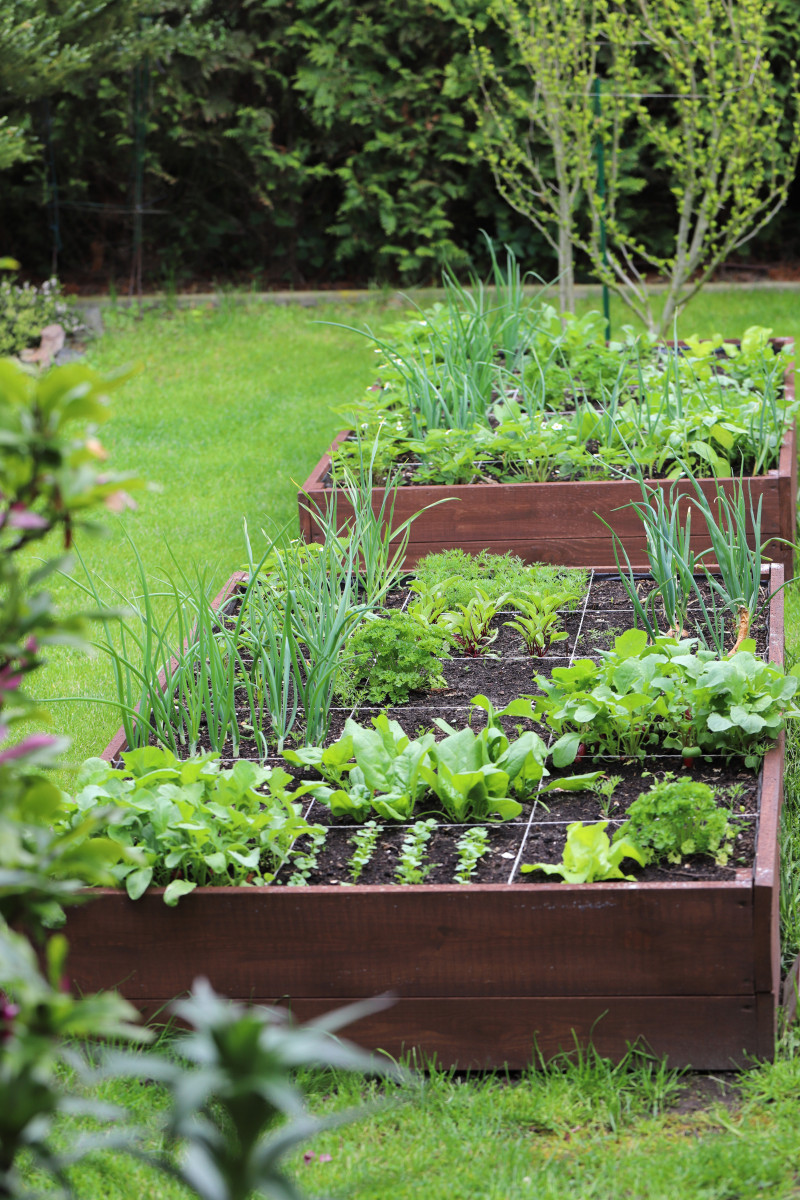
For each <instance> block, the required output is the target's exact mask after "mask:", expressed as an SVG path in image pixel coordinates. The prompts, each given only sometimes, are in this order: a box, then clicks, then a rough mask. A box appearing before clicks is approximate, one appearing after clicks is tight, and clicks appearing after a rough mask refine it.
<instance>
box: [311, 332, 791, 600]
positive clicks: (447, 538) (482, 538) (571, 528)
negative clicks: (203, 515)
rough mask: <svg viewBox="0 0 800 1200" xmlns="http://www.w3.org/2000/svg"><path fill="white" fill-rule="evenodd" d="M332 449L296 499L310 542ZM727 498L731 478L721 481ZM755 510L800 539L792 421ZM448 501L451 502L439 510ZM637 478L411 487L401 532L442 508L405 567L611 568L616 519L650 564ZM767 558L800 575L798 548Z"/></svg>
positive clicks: (316, 537)
mask: <svg viewBox="0 0 800 1200" xmlns="http://www.w3.org/2000/svg"><path fill="white" fill-rule="evenodd" d="M790 341H791V339H786V338H776V339H775V343H774V344H775V345H776V346H782V345H786V344H788V343H790ZM784 398H785V400H786V401H793V399H794V367H793V366H790V367H789V368H788V369H787V371H786V374H785V378H784ZM349 436H350V434H349V433H348V432H346V431H345V432H343V433H340V434H339V435H338V437H337V438H336V439H335V440H334V442H333V445H332V446H331V450H333V449H335V447H336V446H338V445H339V444H340V443H341V442H342V441H343V440H345V439H346V438H347V437H349ZM330 452H331V451H330V450H329V451H328V453H326V454H325V455H323V457H322V458H321V459H320V461H319V462H318V463H317V465H316V467H315V468H314V470H313V471H312V472H311V474H310V475H309V477H308V479H307V480H306V481H305V483H304V485H303V488H302V490H301V491H300V493H299V496H298V501H299V515H300V529H301V532H302V535H303V537H304V538H305V539H306V541H309V542H313V541H320V540H321V538H322V531H321V529H320V525H319V522H318V520H317V519H316V517H315V508H316V509H318V510H320V511H322V512H325V511H326V510H327V507H328V505H329V502H330V498H331V486H330V467H331V458H330ZM718 482H719V483H720V484H721V485H722V487H723V488H724V489H725V491H726V493H727V494H728V495H730V494H731V492H732V489H733V486H734V481H733V480H732V479H719V481H718ZM745 482H746V485H747V487H748V488H749V491H750V495H751V496H752V500H753V506H754V508H756V507H757V505H758V503H759V500H761V501H762V518H761V537H762V541H763V542H765V541H767V540H768V539H770V538H784V539H786V540H787V541H789V542H794V541H795V539H796V504H797V428H796V423H793V424H792V426H791V428H790V429H789V431H788V433H787V434H786V437H785V438H784V441H783V444H782V446H781V450H780V457H779V462H778V466H777V467H776V468H774V469H772V470H769V471H767V472H766V474H764V475H760V476H753V477H749V478H746V480H745ZM652 483H653V485H654V486H657V487H661V488H662V489H666V490H668V489H669V488H670V486H671V483H670V481H668V480H653V481H652ZM701 484H702V488H703V491H704V493H705V495H706V496H707V497H708V498H709V499H712V498H713V496H714V494H715V482H714V481H713V480H711V479H706V480H702V481H701ZM680 490H681V491H685V492H686V493H687V494H691V492H692V489H691V485H689V484H688V483H687V484H685V485H681V489H680ZM445 498H447V499H448V502H447V503H446V504H437V501H441V500H443V499H445ZM383 499H384V489H383V488H382V487H379V488H375V489H373V508H374V510H375V512H376V513H377V512H379V511H380V508H381V504H382V502H383ZM640 499H641V493H640V490H639V486H638V484H637V483H636V482H635V481H626V480H622V481H618V480H570V481H564V482H547V483H530V482H526V481H520V482H513V483H497V482H482V483H469V484H429V483H425V484H413V483H412V484H408V485H406V486H403V487H401V488H400V489H399V491H398V494H397V500H396V505H395V510H394V525H395V527H396V526H398V525H400V524H401V523H402V522H403V521H405V520H406V519H407V518H409V517H411V516H412V515H413V514H414V513H416V512H419V510H420V509H423V508H425V507H426V506H427V505H431V504H437V507H435V508H432V509H429V510H428V511H427V512H424V513H422V515H421V516H419V517H418V518H417V520H416V521H415V522H414V524H413V525H412V527H411V538H410V541H409V544H408V550H407V555H406V563H407V565H408V566H412V565H413V564H414V563H416V562H417V561H418V560H419V559H420V558H422V557H423V556H424V555H425V554H429V553H431V552H432V551H437V550H443V549H450V548H453V547H460V548H462V549H465V550H471V551H473V552H476V553H477V552H478V551H479V550H483V549H488V550H491V551H492V552H493V553H498V554H502V553H505V552H506V551H508V550H510V551H512V552H513V553H514V554H518V555H519V556H520V558H522V559H523V560H524V561H525V562H551V563H561V564H563V565H565V566H589V565H591V566H595V567H604V568H606V569H613V568H614V555H613V552H612V547H611V537H610V535H609V532H608V530H607V528H606V527H605V526H604V525H603V524H602V522H601V521H600V520H599V519H598V514H599V517H603V518H604V519H605V520H606V521H609V522H610V523H611V524H612V525H613V527H614V529H615V530H616V531H617V533H618V534H619V536H620V537H621V539H622V541H623V544H624V546H625V549H626V551H627V553H628V555H629V557H630V561H631V563H632V565H633V566H634V567H636V568H639V569H644V568H646V566H647V560H646V556H645V544H646V543H645V537H644V533H643V528H642V523H641V521H640V519H639V518H638V517H637V516H636V514H635V512H634V511H633V509H631V508H627V507H625V506H626V505H628V504H629V503H630V501H632V500H640ZM337 515H338V518H339V520H340V521H341V522H342V523H344V522H345V521H346V520H348V519H349V518H350V517H351V516H352V510H351V509H350V507H349V505H348V502H347V501H346V499H345V498H344V497H342V496H340V497H339V500H338V513H337ZM701 524H702V523H701V522H700V521H697V522H695V527H694V528H693V531H692V547H693V549H694V550H695V552H699V551H700V550H703V549H706V548H707V546H708V542H707V540H704V537H703V533H704V531H703V530H701ZM767 555H768V556H769V557H770V558H772V559H773V560H774V561H775V562H778V563H781V564H783V566H784V569H785V571H786V576H787V578H792V576H793V572H794V554H793V549H792V547H791V546H787V545H783V544H781V543H775V544H773V545H771V546H770V547H768V550H767Z"/></svg>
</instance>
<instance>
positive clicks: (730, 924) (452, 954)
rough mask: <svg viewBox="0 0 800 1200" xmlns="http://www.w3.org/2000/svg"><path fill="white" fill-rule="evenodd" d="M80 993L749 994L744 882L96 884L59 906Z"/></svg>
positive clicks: (748, 894) (747, 887) (747, 889)
mask: <svg viewBox="0 0 800 1200" xmlns="http://www.w3.org/2000/svg"><path fill="white" fill-rule="evenodd" d="M67 936H68V938H69V941H70V945H71V947H72V953H71V956H70V974H71V976H72V978H73V980H74V982H75V984H76V986H77V987H79V988H80V989H81V990H82V991H89V990H94V989H98V988H107V987H117V986H119V988H120V990H121V991H122V993H123V995H125V996H127V997H128V998H129V999H131V1000H133V1001H136V1000H138V999H140V998H147V997H151V996H155V995H158V996H163V995H176V994H177V993H178V992H181V991H183V990H185V989H186V988H188V987H189V986H190V984H191V981H192V979H193V978H194V977H195V976H196V975H198V974H206V975H207V976H208V978H209V979H210V980H211V982H212V984H213V985H214V986H215V987H217V988H219V989H220V990H222V991H224V992H226V993H227V994H228V995H230V996H233V997H238V998H242V999H246V998H247V997H248V996H251V995H254V994H256V995H262V996H263V995H273V994H275V995H280V994H281V993H283V992H288V993H290V994H292V995H303V996H309V997H312V996H318V997H328V998H331V999H333V998H337V997H343V996H352V995H360V996H370V995H375V994H377V993H379V992H384V991H387V990H388V991H394V992H397V993H398V994H399V995H402V996H406V997H409V996H452V995H455V996H458V995H463V996H469V995H473V996H474V995H482V996H491V995H497V996H514V995H517V996H525V995H539V996H548V995H549V996H560V995H580V994H586V995H612V994H617V995H662V996H666V995H683V994H690V995H703V994H707V995H715V994H717V995H718V994H721V993H723V992H725V993H729V994H732V995H740V996H743V995H748V994H751V993H752V992H753V990H754V979H753V946H752V885H751V881H750V880H749V879H748V880H739V881H732V882H729V883H716V884H714V883H711V884H693V883H686V884H684V883H680V884H626V883H620V884H616V883H614V884H593V885H582V886H580V885H579V886H574V887H568V886H565V885H561V884H537V885H535V886H534V885H530V886H525V885H515V886H512V887H508V886H503V885H497V884H487V885H474V886H471V887H470V888H469V889H464V888H459V887H458V885H449V886H441V887H426V886H416V887H403V888H399V887H364V886H356V887H349V888H346V889H345V888H338V887H319V886H317V887H313V888H291V889H289V888H286V889H284V888H274V889H272V888H269V889H249V888H235V887H233V888H198V889H197V890H196V891H195V892H193V893H192V894H191V895H189V896H186V897H184V898H183V899H182V900H181V901H180V904H179V905H178V906H177V908H174V909H171V908H167V906H166V905H165V904H164V903H163V900H162V897H161V894H160V892H158V891H153V892H148V893H147V895H145V896H144V897H142V899H141V900H138V901H135V902H134V901H130V900H129V899H128V898H127V896H126V895H124V894H122V893H120V892H114V891H109V892H105V893H104V894H103V895H102V897H101V898H99V899H98V900H97V901H95V903H93V904H92V905H90V906H87V907H85V908H80V909H76V910H74V911H71V912H70V914H69V917H68V925H67Z"/></svg>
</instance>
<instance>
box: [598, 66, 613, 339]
mask: <svg viewBox="0 0 800 1200" xmlns="http://www.w3.org/2000/svg"><path fill="white" fill-rule="evenodd" d="M601 112H602V108H601V105H600V80H599V78H598V77H597V76H595V80H594V115H595V116H596V117H598V118H599V117H600V115H601ZM594 150H595V155H596V156H597V195H598V196H599V198H600V253H601V255H602V257H603V266H604V267H607V266H608V252H607V250H606V221H605V216H604V210H605V204H606V164H605V156H604V153H603V138H602V136H601V134H600V128H599V120H598V130H597V136H596V138H595V143H594ZM603 316H604V317H605V319H606V341H609V342H610V341H611V305H610V301H609V294H608V284H607V283H606V282H605V280H603Z"/></svg>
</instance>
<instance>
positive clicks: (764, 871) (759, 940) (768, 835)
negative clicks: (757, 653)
mask: <svg viewBox="0 0 800 1200" xmlns="http://www.w3.org/2000/svg"><path fill="white" fill-rule="evenodd" d="M784 744H785V735H784V734H783V733H781V735H780V737H779V739H778V743H777V745H776V746H774V747H773V749H772V750H770V751H769V752H768V753H767V755H766V756H765V758H764V765H763V768H762V771H761V803H760V806H759V817H758V838H757V842H756V859H755V868H754V873H753V883H754V887H753V922H754V951H755V981H756V991H759V992H772V993H773V994H775V995H776V996H777V992H778V989H779V986H780V912H779V889H780V861H779V854H780V850H779V842H778V838H779V832H780V813H781V803H782V797H783V760H784Z"/></svg>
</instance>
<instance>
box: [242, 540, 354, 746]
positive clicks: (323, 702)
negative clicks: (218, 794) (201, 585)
mask: <svg viewBox="0 0 800 1200" xmlns="http://www.w3.org/2000/svg"><path fill="white" fill-rule="evenodd" d="M245 547H246V550H247V560H248V567H249V575H250V585H249V588H248V594H247V597H246V603H243V605H242V622H241V628H240V630H239V631H238V634H239V638H240V640H241V642H242V643H243V645H245V646H247V648H248V650H249V651H250V653H251V654H252V658H253V667H252V679H253V681H254V683H255V685H256V691H257V692H258V693H259V694H264V695H266V697H267V698H268V704H269V711H270V715H271V718H272V725H273V730H274V732H275V734H276V736H277V739H278V745H279V748H281V749H282V747H283V742H284V740H285V738H286V736H287V734H288V733H289V732H290V730H291V729H292V728H293V726H294V725H295V724H296V722H297V721H298V719H299V718H300V716H302V719H303V721H304V723H305V731H304V737H305V740H306V741H307V742H309V743H311V744H317V743H318V742H320V741H322V739H323V738H324V736H325V734H326V733H327V729H328V724H329V720H330V709H331V705H332V704H333V697H334V691H335V688H336V682H337V678H338V673H339V669H340V666H341V665H342V654H343V651H344V648H345V645H346V643H347V640H348V638H349V636H350V634H351V633H352V632H353V630H354V628H355V626H356V625H357V624H358V622H359V621H360V620H361V619H362V617H363V616H364V615H365V614H366V613H367V612H369V611H370V610H371V609H372V608H373V607H374V606H375V601H374V600H366V601H364V602H359V600H358V583H359V573H358V554H359V544H358V541H357V539H353V538H351V539H349V540H343V539H342V538H340V537H338V536H337V535H336V533H335V531H333V532H332V531H331V530H328V531H326V536H325V540H324V542H323V543H322V547H321V552H319V553H314V554H309V555H303V554H301V553H295V552H293V551H292V548H291V547H290V546H286V545H284V546H283V547H282V548H281V547H280V546H278V548H277V550H278V552H277V553H275V549H276V547H275V544H274V543H270V545H269V548H268V550H267V554H266V555H265V556H262V558H261V560H260V562H261V563H263V562H264V561H265V559H266V558H267V557H269V558H270V559H271V561H272V562H273V564H274V574H276V575H277V577H278V579H279V581H280V586H279V588H278V589H275V590H273V589H268V588H266V587H265V586H264V585H263V581H262V582H259V581H258V578H257V577H258V569H259V564H257V563H256V561H255V557H254V555H253V552H252V547H251V544H250V538H249V536H248V533H247V525H246V523H245Z"/></svg>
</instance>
